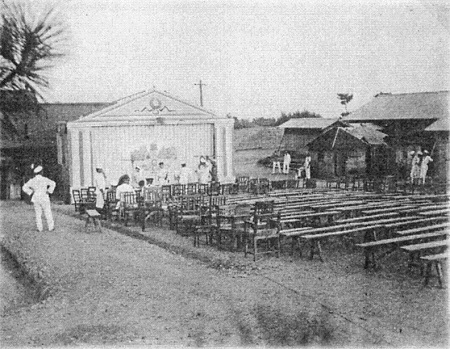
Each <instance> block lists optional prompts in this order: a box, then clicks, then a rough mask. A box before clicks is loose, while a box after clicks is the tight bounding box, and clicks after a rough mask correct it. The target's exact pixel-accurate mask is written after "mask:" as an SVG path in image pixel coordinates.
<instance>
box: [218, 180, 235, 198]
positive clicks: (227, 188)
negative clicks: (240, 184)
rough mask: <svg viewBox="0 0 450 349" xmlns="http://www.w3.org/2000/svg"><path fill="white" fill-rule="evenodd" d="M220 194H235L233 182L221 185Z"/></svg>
mask: <svg viewBox="0 0 450 349" xmlns="http://www.w3.org/2000/svg"><path fill="white" fill-rule="evenodd" d="M219 193H220V195H230V194H233V184H232V183H226V184H221V185H220V192H219Z"/></svg>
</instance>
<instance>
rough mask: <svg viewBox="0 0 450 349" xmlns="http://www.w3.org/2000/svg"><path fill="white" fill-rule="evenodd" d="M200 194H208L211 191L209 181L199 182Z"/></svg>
mask: <svg viewBox="0 0 450 349" xmlns="http://www.w3.org/2000/svg"><path fill="white" fill-rule="evenodd" d="M197 192H198V194H208V193H209V183H199V185H198V190H197Z"/></svg>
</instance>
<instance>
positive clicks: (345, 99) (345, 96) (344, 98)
mask: <svg viewBox="0 0 450 349" xmlns="http://www.w3.org/2000/svg"><path fill="white" fill-rule="evenodd" d="M337 95H338V99H339V100H340V101H341V104H342V105H343V106H344V107H345V112H343V113H342V114H341V115H342V116H346V115H348V114H350V113H349V112H348V110H347V104H348V103H349V102H350V101H351V100H352V99H353V94H352V93H338V94H337Z"/></svg>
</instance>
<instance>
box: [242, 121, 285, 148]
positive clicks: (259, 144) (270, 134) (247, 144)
mask: <svg viewBox="0 0 450 349" xmlns="http://www.w3.org/2000/svg"><path fill="white" fill-rule="evenodd" d="M282 137H283V129H281V128H278V127H252V128H244V129H241V130H234V139H233V145H234V149H235V151H240V150H250V149H273V150H275V149H277V148H278V146H279V144H280V142H281V138H282Z"/></svg>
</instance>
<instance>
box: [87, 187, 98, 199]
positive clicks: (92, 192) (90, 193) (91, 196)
mask: <svg viewBox="0 0 450 349" xmlns="http://www.w3.org/2000/svg"><path fill="white" fill-rule="evenodd" d="M87 191H88V198H89V199H95V197H96V194H95V191H96V188H95V187H88V189H87Z"/></svg>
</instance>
